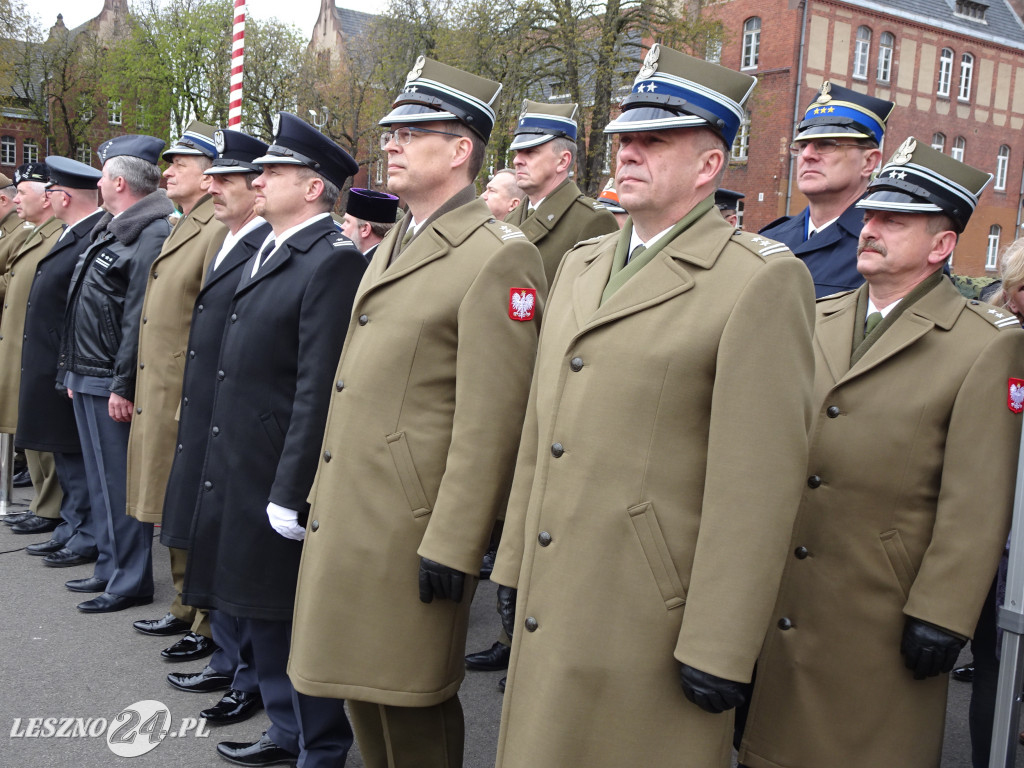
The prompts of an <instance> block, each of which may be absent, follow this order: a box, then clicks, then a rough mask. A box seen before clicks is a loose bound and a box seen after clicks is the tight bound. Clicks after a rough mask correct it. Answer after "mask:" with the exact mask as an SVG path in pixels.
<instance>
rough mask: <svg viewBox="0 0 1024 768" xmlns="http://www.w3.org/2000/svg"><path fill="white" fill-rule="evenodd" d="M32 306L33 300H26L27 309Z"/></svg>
mask: <svg viewBox="0 0 1024 768" xmlns="http://www.w3.org/2000/svg"><path fill="white" fill-rule="evenodd" d="M31 306H32V302H31V301H26V302H25V308H26V309H28V308H29V307H31Z"/></svg>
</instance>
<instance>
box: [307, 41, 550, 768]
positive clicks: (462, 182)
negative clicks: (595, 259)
mask: <svg viewBox="0 0 1024 768" xmlns="http://www.w3.org/2000/svg"><path fill="white" fill-rule="evenodd" d="M500 90H501V85H500V84H499V83H496V82H493V81H491V80H487V79H484V78H482V77H478V76H476V75H471V74H469V73H467V72H462V71H460V70H458V69H455V68H454V67H449V66H446V65H444V64H441V63H439V62H436V61H431V60H429V59H426V58H424V57H420V58H419V60H418V61H417V62H416V64H415V66H414V68H413V70H412V71H411V72H410V73H409V76H408V78H407V80H406V85H405V88H404V90H403V91H402V93H401V94H399V96H398V98H397V99H396V101H395V102H394V105H393V109H392V111H391V113H390V114H388V115H387V116H386V117H385V118H384V119H383V120H381V124H382V125H384V126H387V130H386V132H385V133H384V135H383V137H382V146H383V147H384V150H385V151H386V152H387V164H388V165H387V169H388V191H390V192H391V193H393V194H395V195H398V196H399V197H400V198H401V199H402V200H403V201H404V202H405V203H406V204H407V205H408V206H409V212H408V214H407V215H406V216H405V217H404V218H403V219H402V221H401V222H400V223H399V224H398V226H397V227H395V228H394V229H393V230H392V231H391V232H390V233H388V236H387V237H385V238H384V241H383V242H382V243H381V244H380V246H379V247H378V248H377V252H376V253H375V254H374V257H373V261H372V262H371V263H370V266H369V268H368V269H367V272H366V275H365V276H364V278H363V282H362V284H361V285H360V286H359V291H358V293H357V294H356V299H355V304H354V306H353V310H352V321H351V323H350V324H349V328H348V336H347V338H346V339H345V347H344V349H343V351H342V354H341V360H340V362H339V364H338V370H337V374H336V376H335V383H334V386H333V387H332V389H331V410H330V413H329V415H328V419H327V431H326V434H325V436H324V442H323V453H322V458H321V461H320V465H319V468H318V470H317V479H316V481H315V483H314V485H313V489H312V491H311V492H310V495H309V499H310V504H311V509H310V513H309V526H308V529H307V531H308V535H307V537H306V540H305V548H304V551H303V554H302V565H301V568H300V571H299V584H298V592H297V594H296V598H295V631H294V633H293V635H292V650H291V658H290V660H289V664H288V672H289V675H290V677H291V679H292V682H293V683H294V684H295V688H296V689H297V690H298V691H299V692H300V693H305V694H311V695H314V696H331V697H335V698H345V699H348V706H349V713H350V715H351V717H352V725H353V728H354V730H355V732H356V738H357V739H358V741H359V748H360V751H361V753H362V755H363V758H364V760H365V761H366V764H367V765H390V766H394V768H448V767H449V766H461V765H462V754H463V745H464V721H463V715H462V707H461V705H460V703H459V699H458V695H457V693H458V689H459V685H460V684H461V682H462V678H463V675H464V673H465V669H464V665H463V659H462V655H463V653H465V650H464V649H465V647H466V631H467V628H468V624H469V610H470V604H471V602H472V599H473V593H474V591H475V589H476V583H477V578H476V575H477V573H478V572H479V570H480V559H481V557H482V556H483V554H484V550H485V549H486V548H487V542H488V538H489V537H490V534H491V528H492V527H493V525H494V520H495V518H496V517H497V515H498V513H499V512H500V511H502V510H503V509H504V508H505V502H506V498H507V494H508V489H509V484H510V483H511V480H512V469H513V464H514V462H515V453H516V448H517V446H518V445H519V436H520V432H521V430H522V424H523V417H524V412H525V408H526V397H527V391H528V389H529V385H530V375H531V372H532V370H533V358H534V354H535V351H536V346H537V334H538V331H539V329H540V309H541V302H542V301H543V297H544V295H545V288H546V280H545V278H544V266H543V263H542V261H541V257H540V253H539V252H538V251H537V248H536V247H535V246H534V245H532V244H531V243H530V242H529V240H527V239H526V237H525V236H524V235H523V233H522V232H521V231H520V230H519V229H517V228H516V227H514V226H512V225H510V224H505V223H503V222H500V221H496V220H495V219H494V217H493V216H492V215H491V212H490V210H488V208H487V205H486V203H484V201H483V200H481V199H480V198H479V197H477V194H476V189H475V187H474V184H473V181H474V179H475V178H476V177H477V174H478V173H479V172H480V168H481V166H482V165H483V159H484V150H485V147H486V143H487V140H488V138H489V136H490V133H491V129H492V127H493V125H494V119H495V115H494V103H495V101H496V100H497V98H498V94H499V92H500Z"/></svg>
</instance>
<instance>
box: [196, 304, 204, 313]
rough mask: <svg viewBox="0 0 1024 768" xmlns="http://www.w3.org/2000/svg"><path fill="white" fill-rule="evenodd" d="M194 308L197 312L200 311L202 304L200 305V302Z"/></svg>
mask: <svg viewBox="0 0 1024 768" xmlns="http://www.w3.org/2000/svg"><path fill="white" fill-rule="evenodd" d="M196 310H197V311H198V312H202V311H203V305H202V304H197V305H196Z"/></svg>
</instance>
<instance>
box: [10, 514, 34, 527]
mask: <svg viewBox="0 0 1024 768" xmlns="http://www.w3.org/2000/svg"><path fill="white" fill-rule="evenodd" d="M35 516H36V514H35V512H19V513H18V514H16V515H4V516H3V521H4V524H5V525H16V524H17V523H20V522H23V521H25V520H28V519H29V518H30V517H35Z"/></svg>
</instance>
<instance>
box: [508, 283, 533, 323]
mask: <svg viewBox="0 0 1024 768" xmlns="http://www.w3.org/2000/svg"><path fill="white" fill-rule="evenodd" d="M536 307H537V289H536V288H510V289H509V297H508V316H509V317H511V318H512V319H513V320H518V321H519V322H521V323H525V322H526V321H527V320H533V315H534V311H535V309H536Z"/></svg>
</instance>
